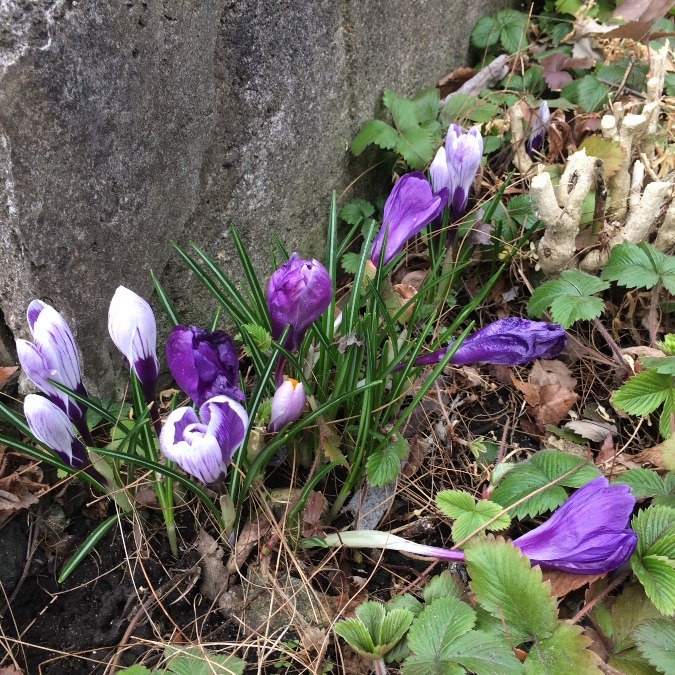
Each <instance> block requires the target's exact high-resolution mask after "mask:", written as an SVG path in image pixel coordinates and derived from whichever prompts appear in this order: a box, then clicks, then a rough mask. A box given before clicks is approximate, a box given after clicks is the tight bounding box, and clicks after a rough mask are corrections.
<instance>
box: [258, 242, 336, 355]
mask: <svg viewBox="0 0 675 675" xmlns="http://www.w3.org/2000/svg"><path fill="white" fill-rule="evenodd" d="M332 299H333V282H332V280H331V278H330V275H329V274H328V270H327V269H326V268H325V267H324V266H323V265H322V264H321V263H320V262H318V261H317V260H304V259H303V258H301V257H300V256H299V255H298V254H297V253H293V255H292V256H291V257H290V259H289V260H288V262H287V263H286V264H285V265H282V266H281V267H280V268H279V269H278V270H277V271H276V272H275V273H274V274H273V275H272V278H271V279H270V283H269V286H268V288H267V306H268V308H269V312H270V317H271V319H272V337H273V338H274V339H275V340H278V339H279V337H281V334H282V333H283V332H284V329H285V328H286V326H290V331H289V334H288V336H287V338H286V340H285V343H284V347H286V348H287V349H289V350H290V351H292V352H295V351H297V350H298V349H299V348H300V345H301V344H302V340H303V338H304V337H305V333H306V332H307V329H308V328H309V327H310V326H311V325H312V324H313V323H314V322H315V321H316V320H317V319H318V318H319V317H320V316H321V315H322V314H323V313H324V312H325V311H326V310H327V309H328V306H329V305H330V303H331V301H332Z"/></svg>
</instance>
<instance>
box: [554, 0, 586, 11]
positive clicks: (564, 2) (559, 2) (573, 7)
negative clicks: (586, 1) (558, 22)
mask: <svg viewBox="0 0 675 675" xmlns="http://www.w3.org/2000/svg"><path fill="white" fill-rule="evenodd" d="M581 4H582V3H581V0H555V8H556V9H557V10H558V11H559V12H560V13H561V14H576V13H577V10H578V9H579V8H580V7H581Z"/></svg>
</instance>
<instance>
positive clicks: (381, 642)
mask: <svg viewBox="0 0 675 675" xmlns="http://www.w3.org/2000/svg"><path fill="white" fill-rule="evenodd" d="M413 618H414V616H413V613H412V612H410V611H408V610H407V609H402V608H399V609H390V610H389V611H388V612H387V615H386V616H385V617H384V619H383V620H382V623H381V625H380V634H379V636H378V641H377V649H378V652H379V653H380V654H386V653H387V652H388V651H389V650H390V649H391V648H392V647H393V646H394V645H395V644H396V643H397V642H398V641H399V640H400V639H401V638H402V637H403V636H404V635H405V634H406V633H407V632H408V628H410V624H412V622H413Z"/></svg>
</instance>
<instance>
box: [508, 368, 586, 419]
mask: <svg viewBox="0 0 675 675" xmlns="http://www.w3.org/2000/svg"><path fill="white" fill-rule="evenodd" d="M511 381H512V382H513V384H514V385H515V387H516V388H517V389H518V390H520V391H521V392H522V393H523V396H524V398H525V401H526V403H527V404H528V405H529V406H530V407H531V408H532V415H533V417H534V419H535V420H536V422H537V425H538V427H539V428H540V430H541V431H543V429H544V428H545V427H546V425H547V424H558V423H559V422H560V421H561V420H562V419H563V418H564V417H566V416H567V414H568V413H569V411H570V410H571V408H572V406H573V405H574V404H575V403H576V402H577V400H578V399H579V395H578V394H577V393H576V392H573V391H571V390H570V389H567V388H566V387H561V386H560V385H557V384H545V385H543V386H540V385H538V384H534V383H532V382H523V381H522V380H519V379H518V378H517V377H516V376H515V375H513V374H511Z"/></svg>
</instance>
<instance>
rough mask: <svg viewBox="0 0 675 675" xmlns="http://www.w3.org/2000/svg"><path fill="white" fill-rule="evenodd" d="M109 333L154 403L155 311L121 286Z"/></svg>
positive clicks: (112, 308) (112, 307)
mask: <svg viewBox="0 0 675 675" xmlns="http://www.w3.org/2000/svg"><path fill="white" fill-rule="evenodd" d="M108 332H109V333H110V337H111V338H112V341H113V342H114V343H115V346H116V347H117V349H119V350H120V351H121V352H122V354H124V356H125V358H126V360H127V361H128V362H129V365H130V366H131V369H132V370H133V371H134V373H136V376H137V377H138V379H139V380H140V382H141V386H142V388H143V394H144V395H145V399H146V401H148V403H149V402H151V401H153V400H154V397H155V386H156V385H157V377H158V376H159V361H158V360H157V326H156V324H155V315H154V313H153V311H152V308H151V307H150V305H149V304H148V303H147V302H146V301H145V300H144V299H143V298H141V297H140V296H139V295H136V293H134V292H133V291H130V290H129V289H128V288H125V287H124V286H120V287H119V288H118V289H117V290H116V291H115V295H114V296H113V299H112V300H111V302H110V309H109V310H108Z"/></svg>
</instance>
